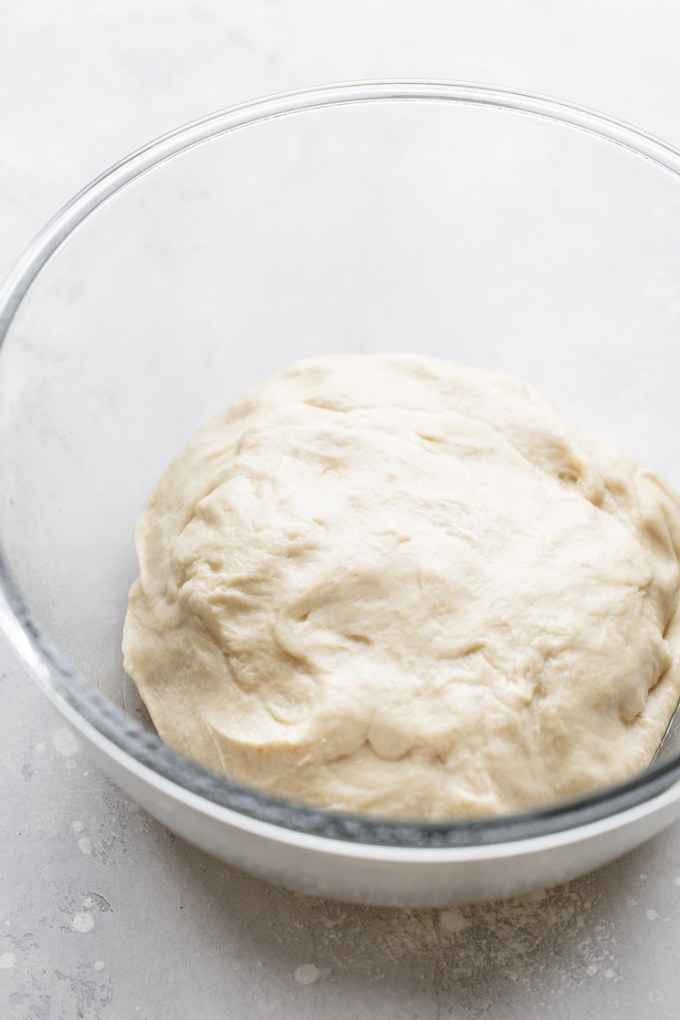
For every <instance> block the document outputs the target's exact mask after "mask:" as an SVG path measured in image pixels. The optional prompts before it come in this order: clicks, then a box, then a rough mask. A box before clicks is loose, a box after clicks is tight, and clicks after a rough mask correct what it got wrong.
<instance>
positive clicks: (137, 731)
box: [0, 79, 680, 849]
mask: <svg viewBox="0 0 680 1020" xmlns="http://www.w3.org/2000/svg"><path fill="white" fill-rule="evenodd" d="M413 100H416V101H423V102H439V103H449V104H451V103H453V104H456V105H458V106H460V105H466V106H475V107H487V108H489V107H490V108H495V109H497V110H504V111H512V112H515V113H522V114H525V115H530V116H533V117H536V118H543V119H546V120H549V121H553V122H557V123H561V124H563V125H567V126H571V127H574V128H577V129H580V130H582V131H586V132H588V133H590V134H593V135H595V136H596V137H598V138H599V139H600V140H603V141H608V142H610V143H613V144H616V145H619V146H622V147H624V148H626V149H628V150H629V151H631V152H632V153H634V154H635V155H637V156H639V157H642V158H644V159H647V160H649V161H651V162H652V163H655V164H656V165H657V166H659V167H661V168H663V169H665V170H667V171H669V172H670V173H672V174H673V175H674V176H676V177H677V178H678V180H679V181H680V150H678V149H676V148H675V147H674V146H672V145H669V144H668V143H666V142H664V141H662V140H660V139H658V138H656V137H655V136H654V135H651V134H649V133H647V132H645V131H641V130H639V129H638V128H635V127H633V126H631V125H629V124H626V123H625V122H623V121H621V120H617V119H616V118H613V117H609V116H607V115H605V114H602V113H598V112H596V111H594V110H590V109H588V108H586V107H582V106H578V105H576V104H573V103H569V102H565V101H562V100H558V99H554V98H551V97H549V96H543V95H540V94H538V93H533V92H523V91H519V90H514V89H511V88H504V87H498V86H493V85H486V84H478V83H471V82H456V81H444V80H438V79H374V80H365V81H352V82H341V83H335V84H328V85H322V86H318V87H313V88H307V89H300V90H294V91H289V92H282V93H277V94H274V95H271V96H265V97H262V98H259V99H254V100H250V101H248V102H245V103H240V104H238V105H237V106H232V107H228V108H226V109H223V110H219V111H217V112H215V113H211V114H208V115H207V116H205V117H201V118H199V119H197V120H194V121H191V122H190V123H188V124H185V125H183V126H181V127H179V128H176V129H175V130H173V131H170V132H168V133H167V134H165V135H162V136H161V137H159V138H157V139H156V140H154V141H152V142H149V143H148V144H147V145H145V146H143V147H142V148H140V149H138V150H136V151H135V152H133V153H132V154H131V155H129V156H127V157H126V158H124V159H123V160H121V161H119V162H118V163H116V164H114V166H112V167H111V168H110V169H109V170H107V171H105V172H104V173H103V174H101V175H100V176H98V177H97V178H95V179H94V180H93V181H92V182H91V183H90V184H89V185H87V186H86V187H85V188H84V189H83V190H81V191H80V192H79V193H78V194H76V195H75V196H74V198H72V199H71V200H70V201H69V202H68V203H67V204H66V205H65V206H64V207H63V208H62V209H61V210H60V211H59V212H58V213H57V214H56V215H55V216H54V217H53V218H52V219H51V220H50V221H49V222H48V223H47V224H46V226H45V227H44V228H43V229H42V230H41V231H40V233H39V234H38V235H37V236H36V237H35V239H34V240H33V241H32V243H31V244H30V245H29V246H28V248H27V249H26V251H25V252H24V254H23V255H22V256H21V258H20V259H19V261H18V262H17V263H16V265H15V267H14V269H13V270H12V271H11V273H10V274H9V276H8V277H7V279H6V281H5V283H4V285H3V287H2V288H1V289H0V353H1V350H2V345H3V343H4V341H5V339H6V336H7V334H8V332H9V329H10V327H11V325H12V322H13V320H14V317H15V315H16V313H17V310H18V309H19V306H20V305H21V302H22V301H23V299H24V297H25V295H26V294H27V293H28V290H29V288H30V286H31V284H32V283H33V281H34V280H35V279H36V277H37V276H38V275H39V273H40V271H41V269H42V268H43V267H44V266H45V265H46V263H47V262H48V261H49V259H50V258H51V257H52V255H53V254H54V253H55V252H56V251H57V250H58V249H59V248H60V246H61V245H62V244H63V242H64V241H65V240H66V239H67V238H68V236H69V235H70V234H71V233H72V232H73V231H74V230H75V229H76V228H77V227H78V226H79V225H80V224H81V223H83V222H84V221H85V220H86V219H87V218H88V216H89V215H90V214H91V213H93V212H94V211H95V210H96V209H98V208H99V207H100V206H102V205H103V204H104V203H105V202H107V201H108V200H109V199H111V198H113V197H114V196H115V195H116V194H117V193H118V192H120V191H121V190H123V189H124V188H125V187H126V186H127V185H129V184H131V183H132V182H133V181H135V180H136V179H137V178H138V177H140V176H142V175H143V174H145V173H147V172H149V171H150V170H152V169H154V168H156V167H158V166H160V165H162V164H163V163H164V162H166V161H168V160H170V159H172V158H173V157H174V156H177V155H180V154H181V153H183V152H186V151H187V150H189V149H191V148H193V147H195V146H197V145H200V144H202V143H205V142H208V141H210V140H211V139H214V138H217V137H219V136H222V135H225V134H228V133H230V132H231V131H234V130H237V129H239V128H241V127H246V126H250V125H255V124H262V123H266V122H267V121H269V120H272V119H275V118H278V117H282V116H286V115H290V114H295V113H301V112H305V111H309V110H320V109H323V108H334V107H338V106H343V105H352V104H357V103H367V102H400V101H413ZM0 370H1V366H0ZM0 627H2V630H3V632H4V633H5V635H6V636H7V638H8V639H9V641H10V643H11V644H12V645H13V646H14V648H15V651H17V652H18V654H19V656H20V658H22V659H23V661H24V662H25V664H26V665H27V666H28V669H29V674H30V675H31V676H32V677H33V679H34V680H36V682H37V683H38V685H39V686H40V687H41V689H43V691H44V692H45V693H46V694H47V695H48V696H49V697H50V699H51V700H53V701H55V700H56V701H57V702H58V701H59V700H60V699H62V698H63V699H64V701H65V702H66V703H67V704H69V705H70V707H71V708H72V709H73V710H74V711H75V712H76V713H77V715H78V716H80V717H81V718H82V719H83V720H85V722H87V723H89V724H90V725H91V726H93V727H94V728H95V730H97V731H98V733H99V734H100V735H101V737H103V738H104V740H105V741H110V742H111V743H112V744H113V745H114V746H115V748H117V750H118V751H119V752H122V754H123V755H124V756H127V757H129V758H130V759H131V760H132V761H131V764H132V762H137V763H139V764H142V765H144V766H146V767H148V768H150V769H151V770H153V771H154V772H155V773H156V774H158V775H160V776H163V777H164V778H165V779H167V780H169V781H170V782H171V783H173V784H175V785H176V786H178V787H180V788H182V789H183V790H185V791H188V792H189V793H193V794H195V795H197V796H198V797H200V798H204V799H205V800H207V801H208V802H210V803H212V804H214V805H220V806H222V807H226V808H228V809H230V810H231V811H232V812H235V814H236V815H245V816H247V817H249V818H251V819H255V820H258V821H260V822H265V823H270V824H272V825H274V826H279V827H281V828H284V829H287V830H292V831H295V832H298V833H300V834H304V833H307V834H309V835H314V836H321V837H325V838H328V839H332V840H344V841H350V842H352V843H354V844H366V845H373V846H376V845H377V846H385V847H391V848H395V849H398V848H404V849H407V848H409V849H410V848H420V849H427V848H446V847H452V848H453V847H456V848H458V847H470V848H474V847H480V846H488V845H497V844H503V843H513V842H517V841H521V840H527V839H532V838H535V837H541V836H546V835H550V834H552V833H558V832H564V831H565V830H573V829H575V828H578V827H580V826H583V825H586V824H589V823H592V822H597V821H601V820H603V819H605V818H608V817H611V816H612V815H615V814H619V813H621V812H623V811H626V810H628V809H630V808H633V807H637V806H639V805H641V804H644V803H646V802H648V801H650V800H651V799H652V798H653V797H655V796H657V795H659V794H661V793H662V792H663V791H665V790H667V789H668V788H669V787H670V786H671V785H672V784H673V783H675V782H677V781H678V779H680V754H677V755H674V756H671V757H670V758H669V759H668V760H666V761H657V760H656V759H655V760H654V761H653V762H652V764H651V765H650V766H649V767H648V768H647V769H646V770H645V771H644V772H642V773H639V774H638V775H636V776H634V777H632V778H631V779H628V780H626V781H624V782H621V783H617V784H615V785H612V786H609V787H605V788H601V789H598V790H595V791H593V792H591V793H589V794H586V795H585V796H581V797H578V798H575V799H573V800H569V801H562V802H559V803H557V804H554V805H547V806H545V807H543V808H538V809H536V810H532V811H527V812H522V813H518V814H512V815H503V816H493V817H482V818H475V819H465V820H456V821H440V822H418V821H398V820H390V819H383V818H377V817H372V816H360V815H352V814H344V813H339V812H334V811H328V810H325V809H322V808H314V807H309V806H307V805H304V804H300V803H297V802H292V801H288V800H285V799H282V798H278V797H274V796H271V795H269V794H265V793H262V792H260V791H258V790H255V789H253V788H250V787H247V786H245V785H243V784H240V783H236V782H234V781H232V780H229V779H226V778H225V777H223V776H219V775H217V774H215V773H212V772H209V771H207V770H206V769H203V768H202V767H201V766H199V765H196V764H195V763H193V762H191V761H189V760H188V759H186V758H184V757H183V756H182V755H180V754H179V753H178V752H176V751H173V750H172V749H171V748H169V747H168V746H167V745H165V744H163V743H162V742H161V741H160V739H159V738H158V737H157V736H156V734H155V733H152V732H150V731H148V730H147V729H145V728H144V727H143V726H142V725H141V724H140V723H138V722H136V721H135V720H134V719H132V718H131V717H130V716H128V715H127V714H126V713H125V712H124V711H123V710H122V709H120V708H118V706H116V705H115V704H113V702H111V701H109V699H108V698H106V697H105V696H104V695H103V694H101V693H100V692H99V691H98V690H97V689H96V688H95V687H94V686H93V685H91V684H90V683H89V681H87V680H86V678H85V677H84V676H83V675H81V674H80V673H79V672H78V670H76V669H75V667H74V666H73V665H72V664H71V663H70V662H69V660H68V658H67V657H66V656H65V655H64V654H63V652H62V651H61V650H60V649H59V648H58V647H57V645H56V644H55V643H54V642H53V641H52V639H51V638H50V636H49V634H48V633H47V632H46V631H45V630H44V629H43V628H42V627H41V626H40V624H39V623H38V622H37V621H36V620H35V619H34V618H33V616H32V614H31V612H30V610H29V608H28V604H27V602H26V600H25V598H24V596H23V594H22V592H21V590H20V587H19V585H18V584H17V583H16V581H15V579H14V577H13V575H12V572H11V570H10V568H9V565H8V560H7V557H6V555H5V552H4V548H3V542H2V535H0Z"/></svg>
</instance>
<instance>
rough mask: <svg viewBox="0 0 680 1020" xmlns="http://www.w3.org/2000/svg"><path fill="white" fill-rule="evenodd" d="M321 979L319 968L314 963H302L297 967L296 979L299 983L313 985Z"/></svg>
mask: <svg viewBox="0 0 680 1020" xmlns="http://www.w3.org/2000/svg"><path fill="white" fill-rule="evenodd" d="M318 979H319V968H318V967H317V966H316V965H315V964H313V963H301V964H300V966H299V967H296V968H295V980H296V981H297V983H298V984H299V985H313V984H314V982H315V981H318Z"/></svg>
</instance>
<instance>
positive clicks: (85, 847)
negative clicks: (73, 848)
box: [78, 836, 92, 855]
mask: <svg viewBox="0 0 680 1020" xmlns="http://www.w3.org/2000/svg"><path fill="white" fill-rule="evenodd" d="M78 849H79V850H80V852H81V854H88V855H89V854H91V853H92V843H91V842H90V840H89V839H88V838H87V836H81V837H80V839H79V840H78Z"/></svg>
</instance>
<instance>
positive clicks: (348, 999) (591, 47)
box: [0, 0, 680, 1020]
mask: <svg viewBox="0 0 680 1020" xmlns="http://www.w3.org/2000/svg"><path fill="white" fill-rule="evenodd" d="M679 52H680V8H678V7H677V5H675V4H674V3H672V2H671V0H667V2H661V0H638V2H634V3H631V2H615V0H609V2H606V0H581V2H579V0H560V2H550V0H513V2H511V3H510V2H507V0H476V2H475V3H462V2H460V0H448V2H441V3H436V2H433V0H421V2H418V3H416V2H415V0H413V2H403V0H389V2H388V0H385V2H371V0H342V2H339V0H338V2H335V3H332V4H330V3H327V4H322V3H318V2H312V0H242V2H238V3H237V2H235V0H231V2H222V3H219V2H210V0H195V2H192V3H189V2H185V3H182V2H179V0H163V2H162V3H161V2H159V0H147V2H146V3H139V2H137V0H134V2H133V0H118V2H117V3H115V4H112V3H106V4H104V3H100V2H98V0H95V2H93V0H60V2H56V0H27V2H26V3H24V4H22V5H19V4H13V3H10V2H9V0H0V274H4V273H5V272H6V271H7V270H8V269H9V267H10V265H11V264H12V262H13V261H14V259H15V258H16V257H17V255H18V254H19V252H20V250H21V249H22V248H23V247H24V245H25V244H26V243H27V242H28V241H29V240H30V238H31V236H32V235H33V233H34V232H35V231H36V230H37V229H38V228H39V227H40V226H41V225H42V223H43V222H44V221H45V220H46V219H47V218H48V216H49V215H51V213H52V212H53V211H54V210H55V209H56V208H57V207H58V206H59V205H61V203H62V202H64V201H65V200H66V199H67V198H68V197H69V196H70V195H71V194H72V193H73V192H74V191H75V190H77V189H78V188H79V187H80V186H81V185H82V184H83V183H85V182H86V181H87V180H88V179H89V178H91V177H92V176H94V175H95V174H96V173H98V172H99V171H100V170H102V169H103V168H105V167H106V166H107V165H109V164H110V163H112V162H113V161H114V160H116V159H117V158H118V157H120V156H122V155H124V154H125V153H127V152H128V151H130V150H131V149H134V148H135V147H137V146H138V145H140V144H142V143H143V142H145V141H147V140H148V139H150V138H152V137H154V136H156V135H158V134H160V133H162V132H163V131H165V130H167V129H169V128H172V127H174V126H176V125H177V124H179V123H182V122H184V121H186V120H189V119H191V118H193V117H196V116H199V115H201V114H204V113H206V112H209V111H211V110H214V109H217V108H219V107H222V106H227V105H230V104H232V103H235V102H238V101H239V100H243V99H247V98H250V97H252V96H256V95H261V94H265V93H268V92H272V91H278V90H281V89H287V88H295V87H299V86H303V85H309V84H314V83H319V82H325V81H331V80H339V79H349V78H360V77H380V76H413V77H415V76H419V75H422V76H427V77H442V78H457V79H468V80H473V81H487V82H494V83H500V84H506V85H511V86H515V87H519V88H524V89H533V90H536V91H540V92H544V93H548V94H552V95H556V96H560V97H563V98H567V99H571V100H574V101H576V102H579V103H583V104H585V105H589V106H592V107H595V108H598V109H601V110H605V111H607V112H609V113H611V114H614V115H616V116H619V117H621V118H623V119H626V120H629V121H632V122H633V123H635V124H637V125H639V126H641V127H644V128H646V129H647V130H650V131H652V132H655V133H657V134H659V135H661V136H662V137H665V138H666V139H668V140H669V141H671V142H675V143H676V144H680V60H678V53H679ZM679 286H680V283H679ZM0 693H1V704H2V707H3V711H2V712H1V713H0V763H1V765H2V771H1V777H2V785H1V786H0V853H1V854H2V861H1V867H0V915H1V916H0V936H1V939H2V941H1V942H0V1017H2V1018H3V1020H4V1018H5V1017H6V1018H8V1020H10V1018H11V1020H14V1018H17V1020H19V1018H21V1020H23V1018H30V1020H47V1018H49V1020H53V1018H54V1020H61V1018H64V1020H70V1018H78V1017H85V1018H88V1020H131V1018H136V1017H140V1018H147V1020H175V1018H177V1020H194V1018H195V1020H212V1018H223V1017H229V1018H241V1017H243V1018H248V1020H250V1018H258V1017H268V1016H272V1017H277V1018H278V1017H284V1018H293V1017H295V1018H296V1020H297V1018H302V1020H304V1018H305V1017H310V1018H311V1017H312V1016H313V1017H328V1018H333V1020H334V1018H340V1020H344V1018H348V1020H349V1018H357V1020H358V1018H361V1020H363V1018H369V1017H370V1018H375V1020H381V1018H385V1020H387V1018H390V1020H392V1018H397V1017H405V1018H416V1017H417V1018H422V1020H434V1018H441V1020H449V1018H450V1020H453V1018H482V1017H484V1018H504V1020H505V1018H515V1017H516V1018H518V1020H519V1018H522V1020H524V1018H527V1020H530V1018H538V1017H565V1018H566V1017H569V1018H572V1017H585V1016H592V1017H597V1018H598V1020H599V1018H605V1020H606V1018H609V1017H612V1018H613V1017H616V1018H618V1020H627V1018H631V1020H640V1018H642V1020H644V1018H646V1017H655V1018H656V1017H664V1018H668V1020H670V1018H676V1017H680V998H679V996H678V991H679V990H680V978H679V975H678V964H677V957H678V948H679V947H680V830H678V828H677V827H676V828H675V829H673V830H671V831H669V832H667V833H666V834H664V835H662V836H661V837H659V838H658V839H656V840H655V841H654V842H653V843H651V844H649V845H648V846H647V847H645V848H643V849H642V850H640V851H638V852H637V853H635V854H632V855H629V856H628V857H626V858H624V859H623V860H621V861H619V862H617V863H615V864H613V865H611V866H610V867H608V868H606V869H604V870H602V871H600V872H599V873H597V874H596V875H591V876H588V877H586V878H584V879H582V880H580V881H578V882H575V883H572V884H571V885H569V886H565V887H562V888H560V889H557V890H553V891H551V892H549V893H547V894H540V895H536V896H533V897H529V898H525V899H523V900H517V901H513V902H511V903H505V904H499V905H495V906H481V907H469V908H463V909H461V910H448V911H407V912H404V911H388V910H370V909H361V908H354V907H346V906H343V905H339V904H329V903H323V902H321V901H315V900H308V899H303V898H301V897H298V896H295V895H293V894H291V893H287V892H283V891H281V890H278V889H275V888H273V887H271V886H268V885H266V884H265V883H262V882H260V881H258V880H256V879H252V878H249V877H246V876H243V875H240V874H238V873H236V872H234V871H232V870H230V869H228V868H227V867H225V866H223V865H220V864H218V863H217V862H215V861H213V860H211V859H210V858H208V857H206V856H205V855H203V854H201V853H199V852H198V851H195V850H193V849H192V848H191V847H189V846H187V845H185V844H183V843H181V842H180V841H179V840H176V839H175V838H174V837H173V836H172V835H171V834H170V833H168V832H167V831H165V830H164V829H163V828H161V827H160V826H159V825H157V824H156V823H155V822H153V821H152V820H151V819H150V818H148V817H147V816H146V815H145V814H144V813H143V812H141V811H140V810H139V809H138V808H136V806H135V805H134V804H132V803H131V802H129V801H128V800H127V799H126V798H125V797H123V796H122V795H121V794H120V793H119V792H118V791H117V790H116V789H115V788H114V787H113V786H112V785H111V784H110V783H109V782H108V781H107V780H105V779H104V778H103V776H102V775H101V774H100V773H99V772H98V770H97V769H96V768H95V767H94V766H93V765H91V764H90V763H89V762H88V761H87V759H86V758H85V757H84V756H83V755H82V754H81V753H80V750H79V749H78V747H77V744H76V743H75V741H74V740H73V738H72V737H70V735H69V734H68V732H67V731H66V730H64V729H63V728H62V727H61V725H60V723H59V721H58V720H57V718H56V716H54V715H53V713H52V711H51V710H50V708H49V707H48V706H47V704H46V703H45V701H44V699H43V698H42V696H41V695H40V694H39V692H38V691H37V689H36V688H35V687H34V686H33V685H32V684H31V682H30V680H29V679H28V678H27V677H26V676H25V674H24V673H23V671H22V669H21V668H20V667H19V666H18V664H17V663H16V661H15V659H14V657H13V655H12V654H11V652H10V651H9V649H8V648H7V647H6V645H5V644H3V643H0Z"/></svg>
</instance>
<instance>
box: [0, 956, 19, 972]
mask: <svg viewBox="0 0 680 1020" xmlns="http://www.w3.org/2000/svg"><path fill="white" fill-rule="evenodd" d="M15 961H16V956H15V955H14V953H3V954H2V955H1V956H0V970H8V969H9V968H10V967H13V966H14V964H15Z"/></svg>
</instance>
